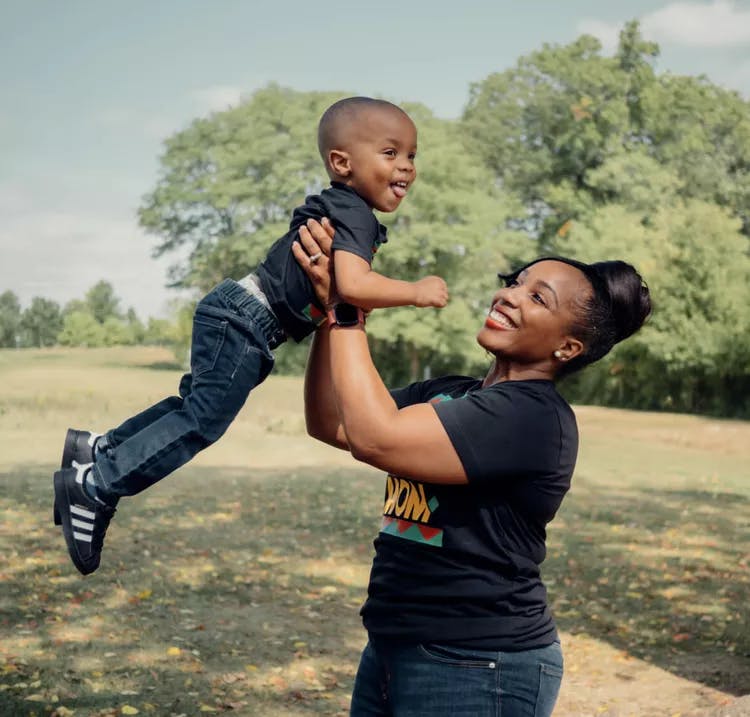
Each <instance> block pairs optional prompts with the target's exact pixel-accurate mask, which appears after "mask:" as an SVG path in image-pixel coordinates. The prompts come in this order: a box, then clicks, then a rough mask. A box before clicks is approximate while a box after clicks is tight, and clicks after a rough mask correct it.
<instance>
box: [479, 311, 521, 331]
mask: <svg viewBox="0 0 750 717" xmlns="http://www.w3.org/2000/svg"><path fill="white" fill-rule="evenodd" d="M484 325H485V326H486V327H487V328H488V329H499V330H501V331H511V330H514V329H517V328H518V326H517V325H516V322H515V321H513V319H511V318H510V316H508V315H507V314H506V313H504V312H502V311H499V310H498V309H497V308H496V307H494V306H493V307H492V308H491V309H490V312H489V314H487V318H486V319H485V321H484Z"/></svg>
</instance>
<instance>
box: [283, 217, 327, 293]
mask: <svg viewBox="0 0 750 717" xmlns="http://www.w3.org/2000/svg"><path fill="white" fill-rule="evenodd" d="M318 226H320V225H318ZM326 236H328V235H327V234H326ZM328 243H329V247H328V248H329V250H330V238H329V240H328ZM292 254H294V258H295V260H296V261H297V263H298V264H299V265H300V267H302V271H304V272H305V274H307V277H308V278H309V279H310V281H311V282H312V285H313V288H314V289H315V294H316V296H317V297H318V300H319V301H320V303H321V304H323V305H324V306H325V305H327V304H328V303H329V299H330V290H331V272H330V266H329V259H328V257H327V256H326V255H325V254H324V253H323V252H322V251H321V247H320V245H319V244H318V242H317V241H316V240H315V239H313V236H312V234H311V233H310V231H309V230H308V229H307V227H304V226H302V227H300V228H299V241H295V242H292Z"/></svg>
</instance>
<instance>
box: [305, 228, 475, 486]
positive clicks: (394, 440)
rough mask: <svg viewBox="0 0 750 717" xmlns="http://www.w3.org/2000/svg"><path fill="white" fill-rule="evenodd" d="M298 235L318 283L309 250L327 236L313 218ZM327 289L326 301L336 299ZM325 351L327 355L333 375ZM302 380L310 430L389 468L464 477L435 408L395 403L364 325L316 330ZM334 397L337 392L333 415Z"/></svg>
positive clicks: (427, 476) (439, 477)
mask: <svg viewBox="0 0 750 717" xmlns="http://www.w3.org/2000/svg"><path fill="white" fill-rule="evenodd" d="M300 241H301V242H302V244H303V245H304V247H305V250H307V251H305V250H303V249H302V247H300V246H299V245H298V246H296V247H295V248H294V252H295V257H296V258H297V261H299V262H300V265H301V266H302V267H303V268H304V269H305V270H306V272H307V273H308V276H310V278H311V280H312V281H313V284H314V285H315V286H316V287H317V288H318V289H320V288H321V286H322V283H323V279H322V278H321V276H320V272H321V267H320V262H318V264H314V265H310V264H309V261H308V260H307V257H308V253H309V254H316V253H317V251H318V249H317V248H316V242H317V245H319V246H320V248H321V250H322V249H323V245H325V244H326V243H329V242H330V237H329V235H328V233H327V232H326V231H325V229H324V228H323V227H321V226H320V225H319V224H317V223H315V222H310V223H308V228H305V227H303V228H301V229H300ZM318 293H319V296H321V292H320V291H319V292H318ZM330 294H331V292H328V295H326V298H327V302H326V303H330V302H331V298H330ZM323 295H325V294H323ZM326 357H327V358H328V360H329V361H330V367H329V372H328V374H327V373H326V370H325V366H324V361H325V360H326ZM305 386H306V391H305V402H306V417H307V420H308V432H310V433H311V435H315V436H316V437H319V438H320V439H321V440H325V441H326V442H328V443H332V444H333V445H339V446H346V445H347V443H348V447H349V449H350V450H351V452H352V455H354V457H355V458H357V459H359V460H361V461H365V462H367V463H369V464H370V465H373V466H375V467H377V468H381V469H383V470H386V471H388V472H390V473H394V474H397V475H404V476H408V477H410V478H414V479H416V480H423V481H427V482H431V483H466V482H467V479H466V473H465V471H464V468H463V465H462V464H461V461H460V460H459V457H458V454H457V453H456V451H455V449H454V447H453V444H452V443H451V441H450V439H449V438H448V434H447V433H446V431H445V429H444V428H443V425H442V423H441V422H440V419H439V418H438V416H437V413H436V412H435V410H434V408H433V407H432V406H430V405H429V404H418V405H414V406H408V407H406V408H403V409H401V410H399V409H398V407H397V406H396V403H395V401H394V400H393V398H392V397H391V395H390V392H389V391H388V389H387V388H386V387H385V385H384V384H383V381H382V379H381V378H380V375H379V374H378V372H377V370H376V369H375V365H374V364H373V362H372V357H371V355H370V350H369V347H368V345H367V336H366V334H365V332H364V330H363V329H362V327H360V326H355V327H348V328H343V327H334V328H333V329H327V328H323V329H319V332H318V335H317V336H316V338H315V344H314V352H313V353H311V357H310V361H309V362H308V374H307V376H306V384H305ZM308 389H309V393H308ZM322 394H327V395H322ZM331 396H334V397H335V406H336V408H337V413H336V414H335V415H336V416H337V419H336V420H334V419H333V416H334V413H333V411H332V410H331V403H330V398H331ZM318 401H319V403H318ZM316 404H317V405H316ZM339 419H340V420H339ZM334 424H335V430H334Z"/></svg>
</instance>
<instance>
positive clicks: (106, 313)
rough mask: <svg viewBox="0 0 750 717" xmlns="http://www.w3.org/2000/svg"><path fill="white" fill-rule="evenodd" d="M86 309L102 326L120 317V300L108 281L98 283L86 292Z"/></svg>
mask: <svg viewBox="0 0 750 717" xmlns="http://www.w3.org/2000/svg"><path fill="white" fill-rule="evenodd" d="M85 304H86V307H87V308H88V310H89V312H90V313H91V315H92V316H93V317H94V318H95V319H96V320H97V321H98V322H99V323H100V324H103V323H104V322H105V321H106V320H107V319H109V318H119V317H120V316H121V314H120V310H119V305H120V300H119V299H118V298H117V296H116V295H115V290H114V288H113V287H112V284H110V283H109V282H108V281H104V280H101V281H98V282H97V283H96V284H94V286H92V287H91V288H90V289H89V290H88V291H87V292H86V299H85Z"/></svg>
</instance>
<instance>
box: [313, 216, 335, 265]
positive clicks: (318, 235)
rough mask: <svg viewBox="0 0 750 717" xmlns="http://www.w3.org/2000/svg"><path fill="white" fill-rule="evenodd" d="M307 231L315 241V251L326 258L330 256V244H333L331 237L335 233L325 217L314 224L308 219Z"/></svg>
mask: <svg viewBox="0 0 750 717" xmlns="http://www.w3.org/2000/svg"><path fill="white" fill-rule="evenodd" d="M307 229H308V230H309V232H310V234H311V235H312V238H313V239H314V240H315V243H316V244H317V245H318V249H317V251H321V252H323V254H325V255H326V256H330V255H331V244H333V235H334V232H335V230H334V228H333V225H332V224H331V222H330V221H328V219H327V218H325V217H324V218H323V219H322V220H321V221H320V222H316V221H315V220H314V219H308V220H307Z"/></svg>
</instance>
